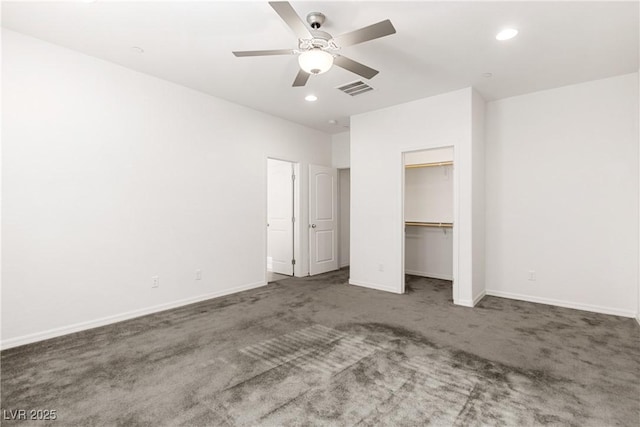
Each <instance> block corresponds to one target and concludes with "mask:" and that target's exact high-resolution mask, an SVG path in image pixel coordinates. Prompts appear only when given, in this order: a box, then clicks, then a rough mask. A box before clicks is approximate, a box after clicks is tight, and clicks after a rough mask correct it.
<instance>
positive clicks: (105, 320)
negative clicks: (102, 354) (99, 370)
mask: <svg viewBox="0 0 640 427" xmlns="http://www.w3.org/2000/svg"><path fill="white" fill-rule="evenodd" d="M266 284H267V283H266V282H264V281H261V282H255V283H251V284H248V285H242V286H236V287H235V288H231V289H225V290H223V291H218V292H211V293H208V294H204V295H200V296H197V297H192V298H185V299H182V300H178V301H172V302H169V303H165V304H159V305H155V306H153V307H147V308H142V309H139V310H133V311H128V312H126V313H121V314H116V315H113V316H107V317H102V318H99V319H95V320H89V321H86V322H80V323H75V324H73V325H69V326H62V327H59V328H54V329H49V330H47V331H43V332H36V333H34V334H29V335H23V336H21V337H16V338H9V339H7V340H2V341H0V349H1V350H6V349H9V348H12V347H18V346H21V345H25V344H32V343H34V342H38V341H44V340H48V339H51V338H56V337H60V336H62V335H68V334H72V333H75V332H80V331H84V330H87V329H93V328H97V327H100V326H106V325H110V324H112V323H118V322H122V321H124V320H129V319H134V318H136V317H141V316H146V315H148V314H153V313H158V312H160V311H165V310H170V309H172V308H178V307H182V306H185V305H189V304H193V303H196V302H201V301H206V300H209V299H212V298H219V297H222V296H225V295H230V294H235V293H238V292H242V291H248V290H249V289H254V288H259V287H261V286H265V285H266Z"/></svg>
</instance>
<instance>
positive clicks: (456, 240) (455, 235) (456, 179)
mask: <svg viewBox="0 0 640 427" xmlns="http://www.w3.org/2000/svg"><path fill="white" fill-rule="evenodd" d="M438 148H451V149H452V150H453V173H452V177H453V229H452V239H453V269H452V275H453V286H452V288H453V289H452V291H453V292H452V293H453V301H458V299H459V298H458V296H459V293H460V291H459V284H458V278H459V277H460V275H459V274H458V273H459V272H458V266H459V262H458V259H459V253H460V251H459V248H460V233H459V231H458V230H459V226H456V225H457V224H460V209H459V204H460V191H459V183H460V168H459V167H458V165H459V164H460V162H459V160H460V159H459V150H456V147H455V145H453V144H447V145H429V146H425V147H424V148H412V149H410V150H404V151H402V152H400V162H399V163H400V173H401V174H402V178H401V179H400V188H401V191H400V198H401V203H400V213H401V214H400V218H401V224H400V226H401V229H400V230H401V233H400V235H401V236H402V250H401V251H400V252H401V254H400V262H401V264H400V265H401V266H402V268H401V278H400V283H401V289H400V293H401V294H404V293H405V245H406V236H405V234H406V233H405V225H404V196H405V171H406V169H405V167H404V166H405V154H406V153H415V152H419V151H428V150H434V149H438Z"/></svg>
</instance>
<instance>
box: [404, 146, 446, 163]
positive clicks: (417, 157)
mask: <svg viewBox="0 0 640 427" xmlns="http://www.w3.org/2000/svg"><path fill="white" fill-rule="evenodd" d="M452 161H453V147H445V148H433V149H431V150H422V151H412V152H410V153H406V154H405V155H404V164H405V165H419V164H421V163H439V162H452Z"/></svg>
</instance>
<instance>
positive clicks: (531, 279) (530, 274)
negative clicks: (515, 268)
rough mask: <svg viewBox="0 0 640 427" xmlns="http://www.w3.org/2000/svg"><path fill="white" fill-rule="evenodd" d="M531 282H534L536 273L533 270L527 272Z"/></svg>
mask: <svg viewBox="0 0 640 427" xmlns="http://www.w3.org/2000/svg"><path fill="white" fill-rule="evenodd" d="M528 280H530V281H532V282H535V281H536V272H535V271H534V270H529V279H528Z"/></svg>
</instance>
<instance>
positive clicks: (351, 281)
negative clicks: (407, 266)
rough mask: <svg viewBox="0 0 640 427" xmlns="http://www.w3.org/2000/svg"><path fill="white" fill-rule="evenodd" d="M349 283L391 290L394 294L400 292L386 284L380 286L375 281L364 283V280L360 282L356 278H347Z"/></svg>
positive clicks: (378, 289)
mask: <svg viewBox="0 0 640 427" xmlns="http://www.w3.org/2000/svg"><path fill="white" fill-rule="evenodd" d="M349 284H350V285H355V286H360V287H363V288H369V289H375V290H376V291H384V292H392V293H394V294H401V293H402V292H398V290H397V289H393V288H390V287H387V286H382V285H378V284H375V283H366V282H360V281H358V280H352V279H349Z"/></svg>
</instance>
